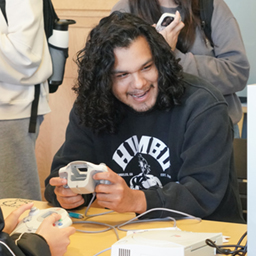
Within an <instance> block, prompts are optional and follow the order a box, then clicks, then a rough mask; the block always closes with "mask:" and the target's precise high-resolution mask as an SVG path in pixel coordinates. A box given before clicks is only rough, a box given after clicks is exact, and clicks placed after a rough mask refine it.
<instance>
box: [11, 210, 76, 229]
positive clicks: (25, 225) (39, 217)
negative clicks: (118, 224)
mask: <svg viewBox="0 0 256 256" xmlns="http://www.w3.org/2000/svg"><path fill="white" fill-rule="evenodd" d="M52 213H58V214H60V215H61V218H60V219H59V220H58V221H56V222H55V223H54V226H56V227H58V228H65V227H68V226H70V225H71V224H72V220H71V219H70V217H69V215H68V212H67V211H66V210H65V209H63V208H59V207H53V208H48V209H43V210H39V209H38V208H36V207H32V208H31V209H30V211H29V214H28V216H26V217H25V218H24V219H23V220H21V221H20V222H19V224H18V225H17V227H16V228H15V229H14V230H13V232H12V234H13V233H24V232H29V233H35V232H36V231H37V229H38V227H39V226H40V224H41V223H42V222H43V220H44V219H45V218H46V217H48V216H50V215H51V214H52Z"/></svg>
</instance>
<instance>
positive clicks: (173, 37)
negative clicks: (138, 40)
mask: <svg viewBox="0 0 256 256" xmlns="http://www.w3.org/2000/svg"><path fill="white" fill-rule="evenodd" d="M184 26H185V25H184V23H183V22H182V21H181V16H180V13H179V12H178V11H176V13H175V19H174V20H173V22H172V23H171V24H170V25H168V26H167V27H166V28H165V29H163V30H162V31H161V32H160V34H162V36H163V37H164V38H165V40H166V42H167V43H168V44H169V45H170V46H171V48H172V51H174V50H175V49H176V45H177V42H178V37H179V34H180V31H181V30H182V28H183V27H184Z"/></svg>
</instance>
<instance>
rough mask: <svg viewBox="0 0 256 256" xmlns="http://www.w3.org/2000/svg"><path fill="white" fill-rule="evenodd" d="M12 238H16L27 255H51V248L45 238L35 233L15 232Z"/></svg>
mask: <svg viewBox="0 0 256 256" xmlns="http://www.w3.org/2000/svg"><path fill="white" fill-rule="evenodd" d="M11 238H12V239H14V240H16V243H17V246H18V247H19V248H20V250H21V251H22V252H23V253H24V254H25V255H26V256H42V255H44V256H50V255H51V252H50V248H49V246H48V244H47V242H46V241H45V239H44V238H43V237H42V236H40V235H38V234H35V233H23V234H19V233H16V234H13V235H12V236H11Z"/></svg>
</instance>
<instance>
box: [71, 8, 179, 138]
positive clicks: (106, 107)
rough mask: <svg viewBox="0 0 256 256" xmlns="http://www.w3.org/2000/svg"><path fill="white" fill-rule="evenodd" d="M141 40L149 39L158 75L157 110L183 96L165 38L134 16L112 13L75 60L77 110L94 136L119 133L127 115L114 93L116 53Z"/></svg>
mask: <svg viewBox="0 0 256 256" xmlns="http://www.w3.org/2000/svg"><path fill="white" fill-rule="evenodd" d="M140 36H143V37H145V38H146V40H147V42H148V44H149V46H150V49H151V52H152V56H153V60H154V63H155V65H156V67H157V70H158V74H159V77H158V88H159V95H158V98H157V102H156V105H155V107H156V108H158V109H165V110H166V109H170V108H171V107H172V106H173V105H174V104H176V103H178V102H179V99H180V98H181V96H182V95H183V93H184V86H183V83H182V68H181V66H180V65H179V64H178V61H177V60H176V59H175V57H174V55H173V53H172V51H171V48H170V46H169V45H168V44H167V42H166V41H165V39H164V38H163V36H162V35H160V34H159V33H158V32H157V31H156V30H155V28H154V27H152V26H150V25H149V24H148V23H146V22H144V21H143V20H142V19H140V18H139V17H136V16H134V15H133V14H129V13H121V12H117V11H116V12H113V13H112V14H111V15H110V16H108V17H104V18H103V19H101V21H100V22H99V24H98V25H97V26H96V27H95V28H94V29H92V30H91V32H90V33H89V35H88V38H87V41H86V44H85V47H84V48H83V49H82V50H81V51H79V52H78V54H77V60H76V63H77V65H78V79H77V84H76V85H75V86H74V87H73V89H74V91H75V92H76V93H77V99H76V102H75V109H76V111H77V114H78V115H79V117H80V119H81V122H82V123H83V124H84V125H85V126H86V127H89V128H91V129H92V130H93V132H95V133H101V132H106V133H112V134H113V133H116V132H117V130H118V125H119V123H120V122H121V121H122V117H123V115H124V113H123V108H122V103H120V102H119V101H118V100H117V99H116V97H115V96H114V95H113V93H112V84H113V78H112V70H113V67H114V63H115V57H114V49H115V48H117V47H125V48H127V47H129V45H130V44H131V43H132V42H133V41H134V40H135V39H136V38H138V37H140Z"/></svg>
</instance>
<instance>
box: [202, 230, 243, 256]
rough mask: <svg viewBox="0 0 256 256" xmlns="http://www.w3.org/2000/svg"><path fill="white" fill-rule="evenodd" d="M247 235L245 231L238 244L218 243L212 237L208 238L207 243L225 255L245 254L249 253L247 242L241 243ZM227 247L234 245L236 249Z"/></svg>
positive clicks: (218, 252)
mask: <svg viewBox="0 0 256 256" xmlns="http://www.w3.org/2000/svg"><path fill="white" fill-rule="evenodd" d="M246 236H247V232H245V233H244V234H243V235H242V236H241V238H240V239H239V241H238V243H237V244H236V245H233V244H231V245H229V244H227V245H216V244H215V242H213V241H212V240H211V239H206V240H205V243H206V244H207V245H209V246H211V247H213V248H215V249H216V253H217V254H224V255H232V256H237V255H241V256H244V255H246V254H247V242H246V244H245V245H241V243H242V241H243V240H244V238H245V237H246ZM227 247H234V248H235V249H234V250H231V249H229V248H227Z"/></svg>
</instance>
